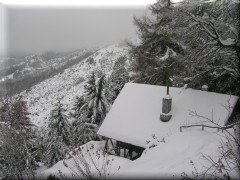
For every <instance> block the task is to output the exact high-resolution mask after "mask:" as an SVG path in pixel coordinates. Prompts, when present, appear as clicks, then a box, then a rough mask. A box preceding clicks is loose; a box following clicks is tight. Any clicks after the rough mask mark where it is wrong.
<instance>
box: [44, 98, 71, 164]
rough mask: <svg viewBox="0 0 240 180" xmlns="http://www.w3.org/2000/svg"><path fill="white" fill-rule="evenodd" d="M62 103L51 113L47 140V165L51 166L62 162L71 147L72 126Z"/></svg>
mask: <svg viewBox="0 0 240 180" xmlns="http://www.w3.org/2000/svg"><path fill="white" fill-rule="evenodd" d="M64 112H65V109H64V108H63V106H62V104H61V102H60V101H58V103H57V104H56V108H55V109H53V110H52V111H51V117H50V122H49V124H48V128H49V133H48V138H47V142H46V143H47V144H46V146H47V153H46V159H45V161H46V163H47V165H49V166H51V165H53V164H54V163H56V162H58V161H60V160H61V159H63V157H64V156H65V154H66V152H67V151H68V150H69V149H68V145H70V139H69V138H70V124H69V122H68V119H67V117H66V115H65V114H64Z"/></svg>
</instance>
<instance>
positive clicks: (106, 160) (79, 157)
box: [37, 141, 130, 179]
mask: <svg viewBox="0 0 240 180" xmlns="http://www.w3.org/2000/svg"><path fill="white" fill-rule="evenodd" d="M104 145H105V141H90V142H88V143H87V144H84V145H82V146H80V148H79V149H80V150H79V149H78V150H76V151H75V155H72V154H73V152H70V154H71V155H72V156H67V158H66V159H65V160H62V161H59V162H58V163H56V164H55V165H53V166H52V167H51V168H49V169H47V168H46V167H41V168H39V169H38V170H37V177H39V178H47V177H48V176H50V175H52V176H55V177H59V178H63V177H64V178H65V177H66V178H77V179H79V178H84V177H85V176H84V175H83V174H84V173H82V172H81V171H83V172H85V173H86V174H87V175H88V176H92V177H102V178H105V177H110V178H111V177H113V176H114V174H115V173H116V172H117V171H118V170H119V169H121V167H122V166H123V165H124V164H126V163H129V162H130V160H128V159H125V158H122V157H117V156H113V155H108V154H106V153H103V149H104ZM77 165H79V166H80V167H81V168H77Z"/></svg>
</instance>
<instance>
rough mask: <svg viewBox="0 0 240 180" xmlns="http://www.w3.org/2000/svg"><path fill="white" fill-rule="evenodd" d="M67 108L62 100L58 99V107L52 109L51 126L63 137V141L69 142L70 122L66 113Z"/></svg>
mask: <svg viewBox="0 0 240 180" xmlns="http://www.w3.org/2000/svg"><path fill="white" fill-rule="evenodd" d="M65 111H66V110H65V109H64V108H63V105H62V104H61V102H60V101H58V103H57V105H56V108H55V109H53V110H52V112H51V117H50V123H49V128H50V129H51V130H54V131H56V133H57V136H59V137H61V139H62V141H63V143H65V144H67V145H68V144H69V122H68V119H67V116H66V115H65V114H64V113H65Z"/></svg>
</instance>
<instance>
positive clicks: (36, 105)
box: [21, 45, 127, 126]
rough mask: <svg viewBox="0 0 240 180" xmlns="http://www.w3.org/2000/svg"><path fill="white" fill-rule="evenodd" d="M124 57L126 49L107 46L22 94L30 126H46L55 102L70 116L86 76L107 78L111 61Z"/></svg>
mask: <svg viewBox="0 0 240 180" xmlns="http://www.w3.org/2000/svg"><path fill="white" fill-rule="evenodd" d="M123 55H126V56H127V48H126V47H125V46H118V45H112V46H108V47H106V48H103V49H100V50H99V51H97V52H95V53H94V54H93V55H91V56H90V57H88V58H86V59H85V60H83V61H81V62H80V63H78V64H76V65H74V66H72V67H70V68H68V69H65V70H64V72H62V73H59V74H57V75H55V76H54V77H52V78H49V79H47V80H45V81H43V82H41V83H39V84H37V85H35V86H33V87H32V88H31V89H30V90H29V91H24V92H22V93H21V95H22V96H23V99H24V100H26V101H27V104H28V107H29V111H30V113H31V115H30V118H31V120H32V121H33V123H34V124H36V125H37V126H44V125H46V123H47V122H48V118H49V114H50V111H51V110H52V108H54V104H55V103H56V102H57V100H58V99H60V100H61V102H62V103H63V105H64V107H65V108H66V109H67V111H68V113H69V112H70V109H71V108H72V105H73V102H74V99H75V97H76V96H81V95H82V93H83V86H84V81H85V80H86V77H87V76H88V75H89V73H90V72H91V71H94V72H100V71H102V72H103V73H105V74H107V75H110V74H111V72H112V67H113V65H114V62H115V61H116V60H117V59H118V58H119V57H120V56H123Z"/></svg>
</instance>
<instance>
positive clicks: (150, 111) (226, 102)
mask: <svg viewBox="0 0 240 180" xmlns="http://www.w3.org/2000/svg"><path fill="white" fill-rule="evenodd" d="M167 91H169V93H167ZM237 102H238V97H237V96H233V95H226V94H219V93H214V92H207V91H203V90H194V89H191V88H176V87H170V88H169V89H168V88H167V87H165V86H156V85H146V84H136V83H127V84H125V86H124V87H123V89H122V91H121V92H120V94H119V95H118V97H117V99H116V100H115V102H114V104H113V105H112V107H111V110H110V111H109V113H108V114H107V116H106V118H105V119H104V121H103V123H102V125H101V126H100V128H99V130H98V135H101V136H103V137H105V138H107V141H106V146H105V147H106V149H107V148H108V147H110V146H112V147H113V148H114V151H115V154H117V155H122V156H124V157H130V159H136V158H138V157H140V155H141V153H142V152H143V150H144V149H145V147H146V142H147V141H148V140H149V139H150V138H151V136H152V135H153V134H154V136H156V137H158V138H159V139H161V138H164V137H165V136H168V135H169V134H173V133H174V132H177V131H178V132H179V131H180V130H181V131H182V128H181V127H185V126H192V125H193V126H196V127H193V128H194V129H196V130H203V129H204V127H205V126H206V127H212V126H213V124H212V123H211V122H210V121H209V120H207V119H206V118H209V119H211V120H213V121H214V122H216V123H218V124H219V125H221V126H225V125H226V123H227V122H228V121H229V119H230V118H232V114H233V112H234V109H235V107H236V104H237ZM198 126H201V127H198ZM217 130H219V128H217V129H216V131H217Z"/></svg>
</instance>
